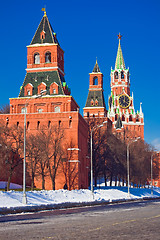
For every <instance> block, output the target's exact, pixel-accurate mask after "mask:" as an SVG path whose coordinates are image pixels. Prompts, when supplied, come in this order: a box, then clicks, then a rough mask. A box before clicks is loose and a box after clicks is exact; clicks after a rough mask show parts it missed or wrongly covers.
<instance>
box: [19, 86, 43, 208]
mask: <svg viewBox="0 0 160 240" xmlns="http://www.w3.org/2000/svg"><path fill="white" fill-rule="evenodd" d="M46 91H47V90H42V91H41V93H40V94H39V95H34V96H32V97H31V98H30V99H29V100H28V101H26V102H25V107H24V150H23V151H24V160H23V197H22V203H23V204H27V196H26V112H27V111H26V110H27V104H28V103H29V102H30V101H31V100H32V99H36V98H41V97H42V96H43V94H44V93H45V92H46Z"/></svg>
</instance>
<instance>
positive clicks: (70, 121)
mask: <svg viewBox="0 0 160 240" xmlns="http://www.w3.org/2000/svg"><path fill="white" fill-rule="evenodd" d="M69 127H70V128H71V127H72V120H71V119H70V120H69Z"/></svg>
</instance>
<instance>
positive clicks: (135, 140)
mask: <svg viewBox="0 0 160 240" xmlns="http://www.w3.org/2000/svg"><path fill="white" fill-rule="evenodd" d="M138 139H140V137H138V138H136V139H134V140H133V141H131V142H129V143H128V144H127V178H128V197H129V198H130V190H129V146H130V144H132V143H134V142H137V140H138Z"/></svg>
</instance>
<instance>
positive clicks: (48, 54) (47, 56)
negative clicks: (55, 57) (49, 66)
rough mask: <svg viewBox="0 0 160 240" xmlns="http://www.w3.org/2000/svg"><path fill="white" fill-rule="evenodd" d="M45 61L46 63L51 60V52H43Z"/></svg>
mask: <svg viewBox="0 0 160 240" xmlns="http://www.w3.org/2000/svg"><path fill="white" fill-rule="evenodd" d="M45 62H46V63H50V62H51V53H50V52H46V54H45Z"/></svg>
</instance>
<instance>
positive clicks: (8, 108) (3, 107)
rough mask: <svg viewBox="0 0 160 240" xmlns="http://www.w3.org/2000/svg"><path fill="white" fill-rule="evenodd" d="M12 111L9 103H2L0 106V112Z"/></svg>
mask: <svg viewBox="0 0 160 240" xmlns="http://www.w3.org/2000/svg"><path fill="white" fill-rule="evenodd" d="M7 113H10V106H9V104H5V105H2V106H1V107H0V114H7Z"/></svg>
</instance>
